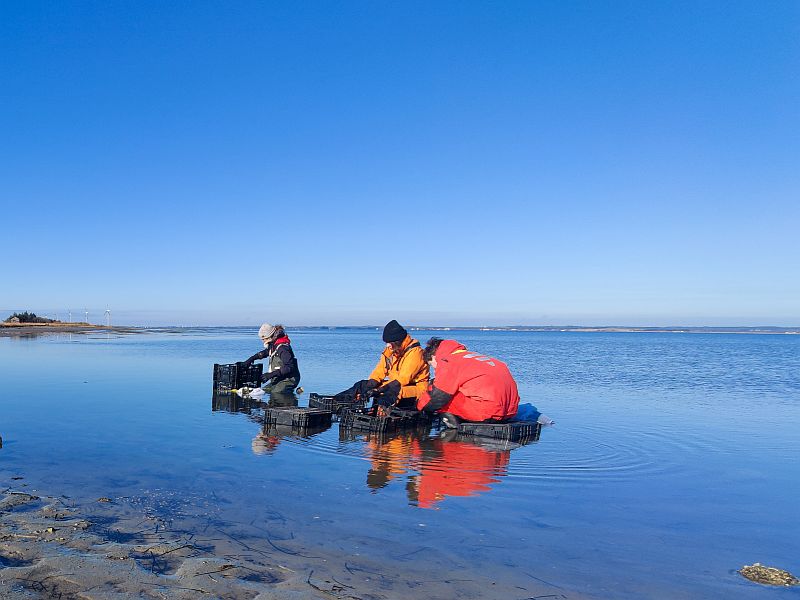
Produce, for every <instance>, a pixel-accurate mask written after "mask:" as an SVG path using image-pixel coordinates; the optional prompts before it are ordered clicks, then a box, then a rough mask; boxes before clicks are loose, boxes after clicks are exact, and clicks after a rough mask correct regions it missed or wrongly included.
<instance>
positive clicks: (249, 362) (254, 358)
mask: <svg viewBox="0 0 800 600" xmlns="http://www.w3.org/2000/svg"><path fill="white" fill-rule="evenodd" d="M268 354H269V352H268V351H267V349H266V348H264V349H263V350H262V351H261V352H256V353H255V354H253V356H251V357H250V358H248V359H247V360H243V361H242V362H243V363H244V364H245V366H247V367H249V366H250V365H252V364H253V363H254V362H255V361H257V360H261V359H262V358H266V357H267V355H268Z"/></svg>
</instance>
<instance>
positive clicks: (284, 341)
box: [272, 335, 292, 348]
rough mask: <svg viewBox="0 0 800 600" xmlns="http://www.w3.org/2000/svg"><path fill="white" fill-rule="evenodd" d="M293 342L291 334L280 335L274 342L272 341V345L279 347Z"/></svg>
mask: <svg viewBox="0 0 800 600" xmlns="http://www.w3.org/2000/svg"><path fill="white" fill-rule="evenodd" d="M291 343H292V342H291V341H290V340H289V336H288V335H283V336H281V337H279V338H278V339H277V340H275V341H274V342H272V347H273V348H277V347H278V346H280V345H281V344H291Z"/></svg>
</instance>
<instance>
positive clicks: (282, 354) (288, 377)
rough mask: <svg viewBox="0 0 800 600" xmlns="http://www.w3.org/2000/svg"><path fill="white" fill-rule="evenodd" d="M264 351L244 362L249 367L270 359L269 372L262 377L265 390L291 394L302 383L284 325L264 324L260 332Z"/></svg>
mask: <svg viewBox="0 0 800 600" xmlns="http://www.w3.org/2000/svg"><path fill="white" fill-rule="evenodd" d="M258 337H260V338H261V341H262V342H263V343H264V349H263V350H262V351H261V352H256V353H255V354H254V355H253V356H251V357H250V358H248V359H247V360H245V361H244V364H245V365H247V366H249V365H251V364H252V363H253V362H254V361H256V360H262V359H264V358H267V359H268V363H267V372H266V373H264V375H262V376H261V381H262V382H263V383H268V384H269V385H268V386H266V387H265V388H264V389H265V390H266V391H267V392H272V393H276V394H286V393H291V392H293V391H294V389H295V388H296V387H297V385H298V384H299V383H300V369H299V368H298V366H297V358H296V357H295V355H294V350H292V346H291V341H290V340H289V336H287V335H286V331H285V330H284V328H283V325H270V324H269V323H264V324H263V325H262V326H261V328H260V329H259V330H258Z"/></svg>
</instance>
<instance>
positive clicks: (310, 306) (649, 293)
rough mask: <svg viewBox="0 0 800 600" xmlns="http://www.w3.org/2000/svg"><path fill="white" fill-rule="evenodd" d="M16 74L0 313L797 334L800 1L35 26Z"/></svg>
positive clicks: (6, 42) (60, 7) (89, 15)
mask: <svg viewBox="0 0 800 600" xmlns="http://www.w3.org/2000/svg"><path fill="white" fill-rule="evenodd" d="M0 53H1V55H2V61H0V86H1V88H0V142H1V143H0V202H1V203H2V206H3V208H2V217H0V219H2V222H0V250H2V260H3V267H2V269H1V270H0V278H1V279H0V282H1V283H0V309H2V310H8V311H10V310H22V309H30V310H35V311H38V312H44V313H47V314H52V313H53V312H55V311H59V312H60V316H61V317H62V318H64V317H65V316H66V311H67V310H68V309H72V310H73V311H74V312H75V313H76V314H77V313H81V314H82V312H83V308H84V307H88V308H89V310H90V311H91V312H92V314H91V315H90V319H91V320H99V319H100V318H101V315H100V311H102V309H104V308H105V307H106V306H109V307H110V308H111V309H112V311H114V314H115V315H118V317H117V318H116V319H115V320H117V321H120V320H122V321H127V322H129V323H139V324H143V323H146V324H177V323H181V324H255V323H258V322H261V321H262V320H267V321H272V322H283V323H285V324H287V325H313V324H331V325H337V324H374V323H378V324H381V323H384V322H386V321H387V320H389V319H390V318H397V319H399V320H401V321H402V322H405V323H408V324H431V325H448V324H450V325H455V324H465V325H480V324H487V325H499V324H631V325H644V324H653V325H674V324H689V325H692V324H710V325H754V324H766V325H768V324H780V325H800V277H799V276H798V273H800V269H798V264H800V202H799V201H800V2H796V1H789V2H780V1H773V2H762V1H754V2H732V1H721V2H673V1H670V2H639V1H631V2H625V1H613V2H605V3H604V2H567V1H562V0H558V1H553V2H540V1H524V2H505V1H504V2H488V1H487V2H463V1H459V2H428V1H425V2H410V1H404V2H373V1H369V2H367V1H364V2H358V1H347V2H325V1H319V2H299V3H298V2H284V3H270V2H201V1H195V2H133V1H130V2H114V1H112V2H106V1H103V2H31V1H22V0H21V1H18V2H12V1H9V2H3V3H2V4H0ZM0 316H3V315H0ZM73 318H76V317H75V315H74V316H73Z"/></svg>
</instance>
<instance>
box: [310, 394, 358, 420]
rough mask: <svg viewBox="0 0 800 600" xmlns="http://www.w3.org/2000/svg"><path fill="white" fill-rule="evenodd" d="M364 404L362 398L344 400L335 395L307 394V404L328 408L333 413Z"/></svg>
mask: <svg viewBox="0 0 800 600" xmlns="http://www.w3.org/2000/svg"><path fill="white" fill-rule="evenodd" d="M363 405H364V402H363V401H362V400H356V399H355V398H354V399H352V400H344V399H342V398H336V397H335V396H325V395H322V394H310V395H309V396H308V406H309V407H311V408H321V409H322V410H329V411H331V412H332V413H334V414H337V415H339V414H341V413H342V412H343V411H345V410H350V409H353V408H360V407H362V406H363Z"/></svg>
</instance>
